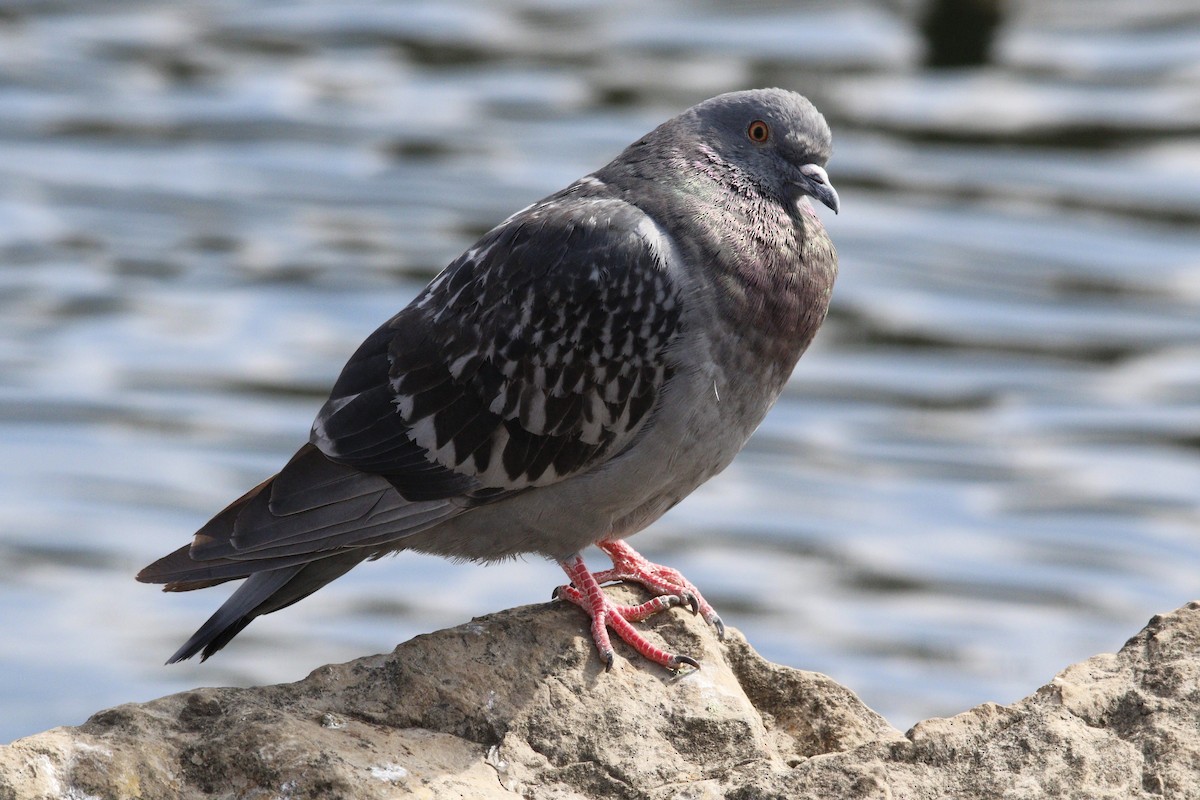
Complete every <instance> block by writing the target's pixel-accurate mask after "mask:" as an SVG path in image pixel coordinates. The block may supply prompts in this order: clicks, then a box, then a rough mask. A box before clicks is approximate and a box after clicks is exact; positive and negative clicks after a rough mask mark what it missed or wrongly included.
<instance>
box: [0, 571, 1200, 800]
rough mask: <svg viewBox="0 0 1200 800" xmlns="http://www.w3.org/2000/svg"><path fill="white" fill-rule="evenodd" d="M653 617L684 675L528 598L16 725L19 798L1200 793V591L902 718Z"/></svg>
mask: <svg viewBox="0 0 1200 800" xmlns="http://www.w3.org/2000/svg"><path fill="white" fill-rule="evenodd" d="M609 591H611V592H614V593H616V594H618V595H624V596H625V597H626V599H629V600H633V599H636V598H637V596H636V595H635V594H633V592H632V590H630V589H628V588H625V587H616V588H613V589H610V590H609ZM645 627H646V628H647V629H649V630H650V631H651V632H652V634H651V635H658V636H661V638H662V639H664V640H665V641H667V642H670V643H671V645H672V646H673V647H675V648H678V649H680V650H681V651H683V652H687V653H691V654H693V655H695V656H697V657H699V658H700V659H701V661H702V662H703V664H704V667H703V669H702V670H700V671H698V672H689V673H687V674H684V675H681V676H679V677H675V678H672V677H671V676H670V675H668V674H667V673H665V672H664V671H662V670H661V669H660V668H658V667H655V666H652V665H649V664H646V663H645V662H643V661H639V660H630V659H631V657H632V653H631V652H630V651H628V650H627V649H619V650H618V653H619V655H620V656H622V659H621V660H618V663H617V667H616V668H615V669H614V670H613V671H612V672H610V673H605V672H604V670H603V668H602V666H601V665H600V662H599V659H597V658H596V655H595V653H594V652H593V649H592V644H591V639H590V637H589V635H588V631H587V623H586V620H585V618H584V617H583V615H581V614H580V613H579V611H578V610H577V609H575V608H574V607H568V606H565V605H562V604H549V605H542V606H527V607H524V608H517V609H512V610H510V611H504V612H501V613H498V614H493V615H490V616H487V617H481V618H479V619H476V620H474V621H472V622H470V623H467V624H466V625H462V626H459V627H457V628H453V629H450V630H444V631H438V632H437V633H432V634H429V635H426V636H419V637H417V638H416V639H413V640H412V641H410V642H407V643H405V644H402V645H400V646H399V647H397V648H396V650H395V651H393V652H392V653H391V654H389V655H380V656H371V657H368V658H362V659H358V660H357V661H352V662H350V663H348V664H340V665H334V666H327V667H322V668H320V669H318V670H316V671H315V672H313V673H312V674H311V675H309V676H308V677H307V678H306V679H304V680H303V681H300V682H298V683H294V684H287V685H281V686H266V687H259V688H253V689H201V690H196V691H192V692H184V693H182V694H177V695H172V696H170V697H164V698H161V699H159V700H155V701H152V702H149V703H143V704H128V705H124V706H118V707H116V708H112V709H109V710H107V711H101V712H100V713H98V714H96V715H95V716H93V717H92V718H91V719H89V720H88V721H87V722H86V723H84V724H83V725H81V726H79V727H77V728H56V729H54V730H51V731H47V732H46V733H42V734H38V735H35V736H30V737H28V738H25V739H21V740H18V741H16V742H13V743H12V744H11V745H9V746H7V747H0V800H27V799H28V800H32V799H33V798H39V799H40V798H62V797H70V798H89V797H97V798H134V797H138V798H159V797H163V798H168V797H169V798H197V797H219V798H326V797H327V798H341V797H354V798H385V797H387V798H392V797H409V796H413V797H430V798H443V797H469V798H493V797H495V798H500V797H504V798H511V797H514V796H525V797H530V798H539V799H541V798H546V799H547V800H548V799H549V798H555V799H556V800H559V799H561V800H566V799H567V798H596V797H600V798H649V799H652V800H659V799H661V800H666V799H667V798H691V799H692V800H701V798H730V800H733V799H734V798H737V800H760V799H761V800H765V798H789V799H790V798H835V797H836V798H901V797H903V798H944V797H955V798H976V797H978V798H1044V797H1078V798H1085V797H1086V798H1192V797H1200V605H1197V604H1192V605H1189V606H1187V607H1186V608H1183V609H1180V610H1179V611H1176V612H1174V613H1172V614H1169V615H1165V616H1162V617H1155V618H1154V619H1153V620H1151V622H1150V625H1149V626H1148V627H1147V628H1146V629H1145V630H1143V631H1142V632H1141V633H1140V634H1138V635H1137V636H1136V637H1134V638H1133V639H1131V640H1130V641H1129V643H1128V644H1126V646H1125V647H1124V648H1123V649H1122V650H1121V652H1120V653H1117V654H1115V655H1100V656H1096V657H1095V658H1092V659H1089V660H1088V661H1085V662H1083V663H1082V664H1078V665H1075V666H1073V667H1069V668H1067V669H1066V670H1064V671H1063V672H1062V673H1061V674H1060V675H1058V676H1057V677H1056V678H1055V679H1054V680H1053V681H1052V682H1051V683H1050V684H1048V685H1047V686H1044V687H1043V688H1041V689H1039V690H1038V691H1037V692H1036V693H1034V694H1033V695H1032V696H1030V697H1028V698H1026V699H1024V700H1022V701H1020V702H1018V703H1015V704H1013V705H1012V706H1008V707H1002V706H997V705H993V704H985V705H982V706H980V707H978V708H975V709H972V710H970V711H968V712H966V713H963V714H960V715H959V716H956V717H952V718H950V719H935V720H928V721H926V722H922V723H919V724H918V725H916V726H915V727H914V728H913V729H912V730H910V731H909V732H908V734H907V735H901V734H900V733H899V732H898V731H896V730H894V729H893V728H891V727H890V726H889V725H888V724H887V722H886V721H885V720H884V719H883V718H882V717H880V716H879V715H878V714H876V713H875V712H873V711H871V710H870V709H869V708H867V707H866V706H864V705H863V704H862V703H861V701H859V700H858V698H857V697H855V695H854V694H853V693H852V692H851V691H849V690H848V689H845V688H843V687H841V686H839V685H838V684H836V683H834V682H833V681H832V680H830V679H829V678H827V677H825V676H823V675H817V674H815V673H811V672H802V671H799V670H794V669H789V668H787V667H781V666H778V665H774V664H770V663H768V662H766V661H764V660H763V659H762V658H761V657H760V656H759V655H758V654H757V653H755V652H754V650H753V649H752V648H751V647H750V646H749V645H748V644H747V643H746V642H745V640H744V639H742V637H741V636H740V635H739V634H737V633H736V632H731V634H730V636H729V638H728V640H727V641H726V642H724V643H720V642H717V641H716V639H715V638H714V635H713V633H712V630H711V629H710V628H708V627H706V626H705V625H704V623H703V622H702V621H701V620H699V619H698V618H696V617H693V616H691V615H689V614H687V613H685V612H682V611H680V610H675V611H672V612H670V613H668V614H664V615H660V616H659V617H658V619H657V620H656V621H654V622H652V623H646V624H645ZM622 647H623V646H622V645H618V648H622Z"/></svg>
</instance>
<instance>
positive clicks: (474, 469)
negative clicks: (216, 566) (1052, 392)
mask: <svg viewBox="0 0 1200 800" xmlns="http://www.w3.org/2000/svg"><path fill="white" fill-rule="evenodd" d="M672 252H673V248H671V247H670V246H669V245H668V243H667V240H666V239H665V237H664V235H663V234H662V233H661V232H660V231H659V229H658V227H657V226H655V225H654V224H653V223H652V222H651V221H650V220H649V218H647V217H646V215H645V214H644V213H643V212H641V211H640V210H639V209H637V208H635V207H634V206H631V205H629V204H627V203H624V202H622V201H619V200H613V199H597V198H583V197H578V196H572V193H571V192H570V190H568V191H567V192H564V193H563V194H560V195H558V196H556V197H554V198H550V199H549V200H547V201H544V202H543V203H540V204H538V205H536V206H533V207H531V208H530V209H527V210H526V211H524V212H521V213H520V214H518V215H516V216H514V217H512V218H511V219H509V220H508V221H507V222H505V223H504V224H502V225H501V226H499V227H498V228H496V229H494V230H492V231H491V232H490V233H488V234H487V235H485V236H484V238H483V239H481V240H480V242H479V243H478V244H477V245H476V246H475V247H473V248H471V249H470V250H468V251H467V252H466V253H464V254H463V255H462V256H461V257H460V258H459V259H458V260H457V261H455V262H454V263H453V264H451V265H450V266H449V267H447V268H446V270H445V271H444V272H443V273H442V274H441V275H440V276H439V277H438V278H437V279H435V280H434V281H433V283H431V284H430V285H429V287H428V288H427V289H426V290H425V291H424V292H423V293H422V294H421V295H419V296H418V297H417V298H416V299H415V300H414V301H413V302H412V303H411V304H410V305H409V306H408V307H407V308H405V309H404V310H403V311H401V312H400V313H399V314H397V315H396V316H395V317H393V318H392V319H391V320H390V321H389V322H388V323H387V324H385V325H383V326H382V327H381V328H379V330H377V331H376V332H375V333H374V334H372V335H371V337H370V338H368V339H367V341H366V342H364V343H363V345H362V347H361V348H359V350H358V352H357V353H355V354H354V356H353V357H352V358H351V360H350V362H349V363H348V364H347V365H346V367H345V369H344V371H343V372H342V375H341V377H340V378H339V379H338V381H337V383H336V385H335V386H334V389H333V392H332V395H331V397H330V399H329V401H328V402H327V403H326V404H325V407H324V408H323V409H322V410H321V412H320V414H319V415H318V417H317V421H316V423H315V424H314V426H313V432H312V439H311V441H312V443H313V444H315V445H316V446H317V447H318V448H319V449H320V450H321V452H322V453H324V454H325V455H326V456H327V457H328V458H329V459H331V460H333V461H336V462H338V463H341V464H345V465H348V466H353V467H355V468H357V469H360V470H363V471H367V472H372V473H376V474H379V475H382V476H383V477H385V478H386V479H387V480H388V481H389V482H390V483H391V484H392V485H393V486H394V487H395V488H396V489H397V490H399V492H400V493H401V494H402V495H403V496H404V497H406V498H408V499H409V500H419V501H429V500H438V499H444V498H450V497H467V498H471V499H472V500H473V501H485V500H487V499H492V498H495V497H498V496H504V495H506V494H508V493H510V492H514V491H520V490H523V489H526V488H529V487H533V486H539V485H545V484H549V483H553V482H555V481H559V480H562V479H564V478H567V477H569V476H571V475H575V474H578V473H580V472H583V471H585V470H588V469H589V468H592V467H593V466H595V465H596V464H598V463H600V462H602V461H604V460H605V459H607V458H610V457H611V456H613V455H614V454H616V453H618V452H620V451H621V449H622V448H624V447H625V446H627V445H628V444H629V443H630V442H631V441H632V440H633V439H634V438H635V437H636V435H637V432H638V430H639V429H640V428H641V426H642V425H643V424H644V423H645V422H646V420H647V418H648V415H649V413H650V411H651V409H652V408H653V407H654V405H655V403H656V401H657V399H658V397H659V394H660V392H661V390H662V387H663V385H664V383H665V381H666V380H667V379H668V378H669V375H670V367H669V361H668V348H669V347H670V345H671V342H672V340H673V339H674V338H675V337H676V335H677V333H678V331H679V326H680V304H679V298H678V296H677V293H678V286H677V285H676V284H675V283H674V281H673V280H672V274H671V269H670V263H669V262H670V259H671V257H672V256H671V253H672Z"/></svg>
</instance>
